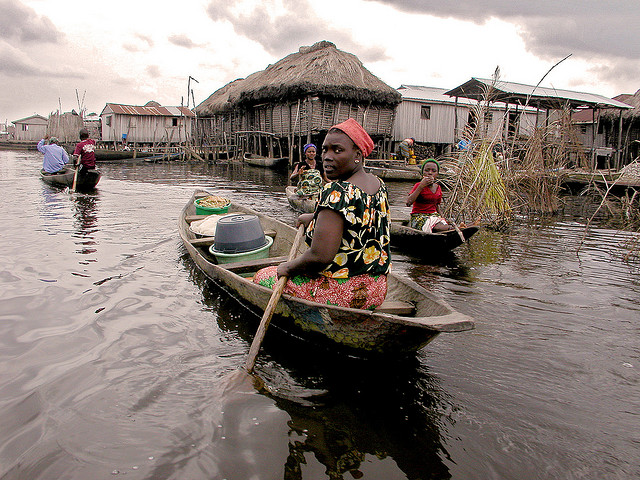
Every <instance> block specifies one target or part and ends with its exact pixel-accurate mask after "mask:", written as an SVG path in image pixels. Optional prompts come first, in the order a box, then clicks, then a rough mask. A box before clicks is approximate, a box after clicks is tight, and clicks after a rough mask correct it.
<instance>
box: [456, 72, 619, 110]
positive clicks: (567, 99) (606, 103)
mask: <svg viewBox="0 0 640 480" xmlns="http://www.w3.org/2000/svg"><path fill="white" fill-rule="evenodd" d="M489 87H493V89H494V91H495V93H496V99H497V100H498V101H502V102H508V103H520V104H522V105H524V104H525V102H526V101H527V99H529V104H530V105H536V104H539V105H540V106H541V107H543V108H550V109H554V108H555V109H557V108H559V105H560V104H564V103H568V104H569V106H570V107H571V108H576V107H581V106H590V107H600V108H602V107H609V108H621V109H628V108H631V107H630V106H629V105H627V104H626V103H622V102H619V101H617V100H613V99H612V98H607V97H604V96H602V95H598V94H596V93H584V92H574V91H572V90H562V89H558V88H549V87H536V86H535V85H525V84H523V83H514V82H503V81H501V80H498V81H497V82H495V84H494V81H493V80H490V79H486V78H475V77H473V78H471V80H469V81H467V82H465V83H463V84H462V85H460V86H458V87H456V88H454V89H452V90H449V91H448V92H445V94H446V95H450V96H452V97H454V96H457V97H465V98H474V99H476V100H477V99H481V98H482V97H483V96H484V92H485V91H486V89H487V88H489Z"/></svg>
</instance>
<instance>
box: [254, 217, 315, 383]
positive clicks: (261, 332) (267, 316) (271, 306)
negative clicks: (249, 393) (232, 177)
mask: <svg viewBox="0 0 640 480" xmlns="http://www.w3.org/2000/svg"><path fill="white" fill-rule="evenodd" d="M303 234H304V225H300V226H299V227H298V231H297V232H296V237H295V239H294V240H293V245H291V250H290V251H289V258H288V260H287V261H291V260H293V258H294V257H295V256H296V252H297V251H298V247H300V243H301V242H302V236H303ZM286 283H287V277H286V276H282V277H280V278H279V279H278V283H276V286H275V287H274V288H273V293H272V294H271V298H270V299H269V303H268V304H267V308H265V309H264V314H263V315H262V320H260V326H259V327H258V331H257V332H256V336H255V337H254V339H253V342H252V343H251V348H250V349H249V357H248V358H247V361H246V362H245V364H244V368H245V369H246V370H247V372H249V373H251V372H253V367H254V366H255V364H256V357H257V356H258V351H259V350H260V345H262V341H263V340H264V336H265V334H266V333H267V327H268V326H269V322H271V317H272V316H273V311H274V310H275V308H276V305H277V304H278V301H279V300H280V297H281V296H282V291H283V290H284V286H285V284H286Z"/></svg>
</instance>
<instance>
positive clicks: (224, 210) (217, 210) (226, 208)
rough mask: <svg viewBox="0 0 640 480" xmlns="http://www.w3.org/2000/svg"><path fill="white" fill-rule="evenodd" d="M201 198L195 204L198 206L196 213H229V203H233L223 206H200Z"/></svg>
mask: <svg viewBox="0 0 640 480" xmlns="http://www.w3.org/2000/svg"><path fill="white" fill-rule="evenodd" d="M200 200H201V199H199V198H198V199H197V200H196V201H195V202H194V204H195V206H196V215H212V214H214V213H215V214H221V213H227V212H228V211H229V205H231V204H230V203H229V204H228V205H226V206H224V207H222V208H211V207H202V206H200Z"/></svg>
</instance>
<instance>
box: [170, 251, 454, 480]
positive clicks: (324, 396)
mask: <svg viewBox="0 0 640 480" xmlns="http://www.w3.org/2000/svg"><path fill="white" fill-rule="evenodd" d="M181 260H182V263H183V265H184V267H185V268H186V269H187V271H188V273H189V277H190V278H191V279H192V280H193V281H194V283H196V285H198V287H199V288H201V289H202V292H203V296H202V299H203V304H204V305H205V307H206V308H207V309H209V310H211V312H212V315H214V312H215V320H216V321H217V324H218V326H219V327H220V329H221V330H222V331H224V332H227V334H228V335H232V336H233V337H234V338H235V339H236V340H238V339H239V340H243V341H244V342H245V345H246V346H245V349H246V348H248V345H249V344H250V343H251V341H252V340H253V336H254V334H255V329H256V327H257V324H258V323H259V320H260V317H259V316H258V315H257V314H256V313H254V312H252V311H250V310H249V309H248V308H245V307H243V306H242V305H241V304H240V303H239V302H238V301H237V300H235V298H234V297H233V296H232V295H231V294H230V293H227V292H224V291H222V289H221V288H220V287H218V286H217V285H216V284H215V283H213V282H211V281H209V280H208V279H207V278H206V277H205V276H204V275H203V274H202V273H201V272H200V271H199V270H198V269H197V267H196V266H195V265H194V264H193V262H192V261H191V259H190V258H189V257H188V255H184V256H182V258H181ZM244 355H245V354H243V356H242V357H240V358H236V359H235V361H236V362H238V366H239V365H240V363H241V362H242V361H243V359H244ZM256 371H257V374H258V375H259V377H260V378H261V379H262V381H264V383H265V384H266V389H265V390H263V393H264V394H265V395H267V396H268V397H271V398H272V399H273V401H274V402H275V405H276V406H277V407H278V411H279V412H286V414H288V416H289V417H290V418H289V420H288V421H286V425H287V430H288V431H287V435H286V438H287V442H288V443H287V445H286V449H287V451H288V454H287V456H286V460H285V464H284V478H285V479H287V480H289V479H290V480H298V479H302V478H314V479H315V478H330V479H343V478H361V477H363V476H365V475H367V474H374V476H375V478H397V477H399V476H403V477H404V476H406V477H408V478H450V474H449V471H448V467H447V466H446V464H445V463H444V460H445V459H446V458H447V452H446V448H445V446H444V444H443V440H442V439H441V433H440V432H441V430H442V429H443V425H444V424H445V423H453V420H452V415H451V414H452V412H453V411H454V410H456V407H455V406H454V405H453V404H452V402H451V399H450V398H448V397H447V395H446V394H445V392H444V391H443V390H442V389H441V387H440V385H439V380H438V378H437V377H436V376H434V375H432V374H431V373H430V372H429V371H428V368H427V367H425V366H424V365H423V364H422V363H421V362H420V361H419V359H418V357H416V356H413V357H409V358H393V359H389V358H385V359H376V358H367V359H356V358H352V357H348V356H342V355H340V354H339V353H337V352H335V351H328V350H326V349H325V348H324V347H322V346H318V345H314V344H313V343H310V342H308V341H306V340H304V339H302V338H297V337H294V336H291V335H289V334H286V333H284V332H282V331H280V330H278V329H277V327H276V324H275V323H272V325H271V326H270V327H269V330H268V332H267V336H266V339H265V342H264V344H263V347H262V349H261V351H260V354H259V356H258V364H257V367H256ZM246 397H247V396H245V399H244V400H243V402H242V405H241V406H237V405H236V404H235V403H234V402H232V401H231V400H230V399H228V398H222V399H221V403H223V404H225V407H224V411H223V412H221V414H220V415H221V416H220V417H219V418H220V425H221V426H223V427H224V429H223V430H224V432H223V435H224V438H226V439H227V440H228V439H230V438H231V436H232V435H242V430H243V429H242V428H241V427H238V426H236V424H238V422H241V420H239V419H242V418H245V417H247V416H248V415H249V413H248V412H247V411H244V410H246V409H249V410H250V411H252V412H255V411H261V412H263V411H264V410H267V407H264V406H260V402H258V401H257V400H255V399H254V400H251V401H250V400H246ZM250 403H252V404H254V405H253V407H251V408H249V407H247V405H248V404H250ZM233 405H235V407H234V406H233ZM263 413H264V412H263ZM253 414H255V413H252V414H251V415H253ZM270 421H271V422H275V423H276V424H277V427H276V426H275V425H274V426H273V428H282V425H281V424H280V422H278V421H275V420H274V418H271V419H270ZM262 422H264V420H262ZM234 426H235V427H234ZM220 438H223V437H220ZM224 438H223V439H224ZM273 438H274V437H272V436H265V437H264V440H265V441H273ZM275 438H280V437H277V436H276V437H275ZM214 440H215V441H217V440H218V438H217V437H216V438H215V439H214ZM253 441H255V440H253ZM214 443H215V442H214ZM270 448H273V449H275V450H277V451H282V446H278V447H277V448H276V446H274V445H271V447H270ZM211 455H215V456H218V455H220V453H218V455H216V454H215V453H211ZM276 457H277V456H276ZM233 461H234V462H235V465H236V466H238V465H239V464H240V463H242V459H241V458H239V457H236V458H234V460H233ZM263 461H265V459H263ZM272 461H277V460H275V459H272ZM238 468H240V467H238ZM271 468H273V465H271ZM345 475H347V476H346V477H345ZM234 478H235V477H234Z"/></svg>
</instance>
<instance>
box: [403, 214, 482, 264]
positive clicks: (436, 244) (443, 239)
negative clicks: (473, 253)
mask: <svg viewBox="0 0 640 480" xmlns="http://www.w3.org/2000/svg"><path fill="white" fill-rule="evenodd" d="M408 223H409V220H408V219H406V220H396V219H393V220H392V221H391V227H390V233H391V246H392V247H395V248H397V249H399V250H401V251H404V252H407V253H409V254H412V255H415V256H420V257H423V256H428V255H431V254H433V253H434V252H443V251H448V250H453V249H454V248H456V247H459V246H460V245H462V244H463V241H462V238H460V234H459V233H458V232H457V231H456V230H447V231H446V232H434V233H427V232H423V231H422V230H417V229H415V228H410V227H408V226H407V224H408ZM478 230H479V227H477V226H474V227H466V228H461V229H460V231H461V232H462V235H463V236H464V239H465V240H469V238H471V236H472V235H473V234H475V233H476V232H477V231H478Z"/></svg>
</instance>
